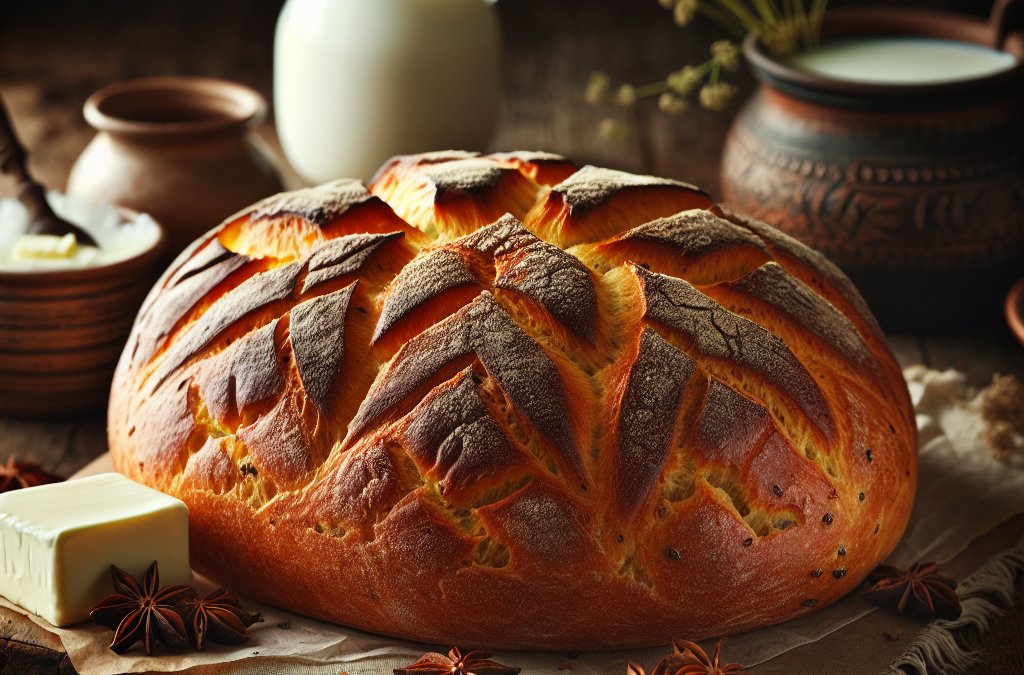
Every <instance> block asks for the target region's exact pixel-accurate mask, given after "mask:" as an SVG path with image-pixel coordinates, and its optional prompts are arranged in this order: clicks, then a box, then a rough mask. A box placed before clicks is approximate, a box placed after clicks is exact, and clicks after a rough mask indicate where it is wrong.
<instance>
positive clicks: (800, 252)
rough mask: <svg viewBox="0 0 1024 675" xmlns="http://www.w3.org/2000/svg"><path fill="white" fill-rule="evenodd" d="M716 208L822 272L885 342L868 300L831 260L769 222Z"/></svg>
mask: <svg viewBox="0 0 1024 675" xmlns="http://www.w3.org/2000/svg"><path fill="white" fill-rule="evenodd" d="M715 210H716V211H717V212H718V213H720V214H721V215H722V216H723V217H724V218H727V219H728V220H730V221H731V222H734V223H736V224H737V225H742V226H743V227H746V228H747V229H749V230H750V231H751V232H754V233H755V234H757V236H759V237H761V238H762V239H763V240H764V241H766V242H768V245H769V247H771V248H773V249H777V250H778V251H780V252H782V253H784V254H785V255H787V256H790V257H791V258H793V259H794V260H796V261H797V262H799V263H800V264H802V265H803V266H804V267H806V268H807V269H808V270H813V271H814V272H816V273H817V274H819V275H821V276H822V277H823V278H824V280H825V281H826V282H827V283H828V285H829V286H830V287H831V288H834V289H836V291H838V292H839V294H840V295H841V296H842V297H843V298H844V299H845V300H846V301H847V302H849V303H850V306H851V307H853V309H854V310H855V311H856V312H857V314H858V315H859V317H860V318H861V319H862V320H863V321H865V322H866V323H867V325H868V326H870V327H871V329H872V331H873V332H874V333H875V335H876V336H877V337H880V338H881V339H882V340H883V342H884V336H883V334H882V329H881V328H879V326H878V322H877V321H875V317H874V315H873V314H872V313H871V310H870V309H869V308H868V303H867V302H865V301H864V298H863V296H861V294H860V291H858V290H857V287H856V286H854V285H853V282H851V281H850V279H849V278H848V277H847V276H846V275H845V274H843V273H842V272H841V271H840V270H839V268H838V267H836V266H835V264H833V263H832V261H830V260H829V259H828V258H826V257H825V256H823V255H822V254H821V253H819V252H818V251H815V250H814V249H812V248H810V247H809V246H805V245H804V244H801V243H800V242H799V241H797V240H796V239H794V238H792V237H790V236H789V235H788V234H786V233H785V232H782V231H781V230H776V229H775V228H774V227H772V226H771V225H769V224H768V223H765V222H762V221H760V220H755V219H754V218H748V217H746V216H742V215H739V214H737V213H734V212H732V211H730V210H729V209H728V208H726V207H724V206H722V205H721V204H719V205H716V206H715Z"/></svg>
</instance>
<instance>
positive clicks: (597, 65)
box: [0, 0, 1024, 675]
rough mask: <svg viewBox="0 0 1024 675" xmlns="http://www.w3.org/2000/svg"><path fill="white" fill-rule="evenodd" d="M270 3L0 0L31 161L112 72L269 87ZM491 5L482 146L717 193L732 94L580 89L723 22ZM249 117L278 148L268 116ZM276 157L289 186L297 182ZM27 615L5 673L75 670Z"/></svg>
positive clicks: (34, 436)
mask: <svg viewBox="0 0 1024 675" xmlns="http://www.w3.org/2000/svg"><path fill="white" fill-rule="evenodd" d="M918 4H921V3H918ZM933 4H934V3H933ZM945 4H946V5H950V4H952V5H954V6H955V5H957V4H960V5H963V4H965V3H956V2H953V3H945ZM279 8H280V2H279V1H278V0H253V1H251V2H250V1H246V0H221V1H220V2H217V3H210V2H207V1H206V0H202V1H200V0H180V1H178V2H174V3H161V4H155V3H137V2H127V1H126V0H100V1H98V2H90V3H73V2H60V1H57V2H53V1H50V2H39V3H21V4H19V5H15V4H14V3H7V2H0V95H2V96H3V99H4V101H5V102H6V104H7V106H8V109H9V111H10V113H11V116H12V117H13V120H14V126H15V128H16V129H17V131H18V133H19V135H20V136H21V138H22V139H23V142H24V143H25V145H26V146H27V147H28V149H29V151H30V154H31V161H30V167H31V169H32V171H33V173H34V174H35V175H36V177H37V178H39V179H40V180H41V181H43V182H44V183H45V184H46V185H48V186H50V187H54V188H63V186H64V184H65V182H66V180H67V176H68V172H69V170H70V168H71V164H72V163H73V161H74V159H75V158H76V157H77V156H78V153H80V152H81V150H82V149H83V148H84V147H85V145H86V144H87V143H88V141H89V140H90V139H91V137H92V135H93V132H92V130H91V129H90V128H89V127H88V126H87V125H86V124H85V122H84V120H83V119H82V115H81V108H82V104H83V103H84V101H85V98H86V97H87V96H88V95H89V94H90V93H92V92H93V91H95V90H96V89H98V88H99V87H101V86H103V85H105V84H108V83H110V82H113V81H116V80H122V79H127V78H132V77H139V76H144V75H162V74H187V75H207V76H215V77H224V78H229V79H234V80H238V81H241V82H244V83H246V84H249V85H251V86H253V87H255V88H256V89H257V90H259V91H261V92H262V93H263V94H264V96H266V97H267V98H268V100H270V96H271V84H272V83H271V72H272V44H273V28H274V22H275V20H276V16H277V12H278V10H279ZM497 8H498V12H499V14H500V17H501V21H502V27H503V33H504V40H505V43H504V55H505V60H504V74H503V88H504V89H503V90H504V98H503V103H502V108H501V115H500V122H499V126H498V129H497V132H496V134H495V136H494V138H493V140H492V142H491V144H490V147H488V148H479V149H480V150H491V151H497V150H512V149H536V150H548V151H552V152H557V153H560V154H563V155H565V156H567V157H569V158H571V159H573V160H574V161H576V162H577V163H578V164H580V165H582V164H585V163H593V164H597V165H600V166H608V167H613V168H618V169H623V170H627V171H633V172H640V173H650V174H655V175H662V176H669V177H672V178H678V179H681V180H685V181H689V182H692V183H695V184H698V185H700V186H702V187H704V188H706V189H708V190H709V191H710V192H711V193H712V195H716V194H718V191H719V182H718V157H719V153H720V150H721V147H722V143H723V141H724V138H725V134H726V132H727V130H728V127H729V124H730V123H731V120H732V117H733V115H735V113H736V109H735V108H734V109H732V110H730V111H727V112H725V113H712V112H709V111H706V110H703V109H700V108H697V109H695V110H691V111H689V112H687V113H686V114H684V115H682V116H680V117H670V116H667V115H664V114H661V113H660V112H659V111H658V110H657V107H656V105H655V104H654V102H653V101H650V100H643V101H641V102H640V103H639V104H638V105H637V106H636V107H635V108H634V109H632V110H630V111H629V114H628V117H627V122H628V123H629V125H630V127H631V129H632V134H631V136H630V137H629V138H628V139H625V140H620V141H606V140H602V139H601V138H599V136H598V134H597V128H598V125H599V123H600V120H601V118H602V117H605V116H607V115H608V114H609V111H608V110H606V109H597V108H593V107H590V106H588V105H587V104H586V102H585V101H584V99H583V90H584V88H585V86H586V81H587V79H588V77H589V74H590V72H591V71H592V70H602V71H605V72H607V73H609V74H610V75H611V76H612V79H613V81H615V82H621V81H630V82H634V83H637V84H643V83H648V82H653V81H656V80H659V79H662V78H663V77H664V76H665V75H666V74H667V73H668V72H669V71H670V70H673V69H677V68H679V67H680V66H682V65H685V64H694V63H699V62H701V61H703V60H704V59H705V58H706V56H705V54H707V50H708V47H709V45H710V43H711V42H712V41H713V40H716V39H721V38H724V37H728V36H726V35H725V34H723V33H721V32H720V31H719V30H718V29H717V28H716V27H715V26H712V25H709V24H702V25H699V26H698V27H697V28H695V29H692V30H688V31H683V30H680V29H679V28H677V27H675V26H674V25H673V24H672V22H671V19H670V16H669V14H668V13H667V12H665V11H664V10H662V9H660V8H659V7H658V6H657V4H656V3H655V2H654V0H645V1H644V2H638V1H633V2H630V1H629V0H621V1H617V2H613V1H606V2H585V1H584V0H573V1H562V2H551V1H549V0H502V1H501V2H499V3H498V5H497ZM973 9H975V10H976V11H977V10H978V9H979V8H978V7H976V6H975V7H974V8H973ZM980 9H981V10H985V9H986V8H984V7H982V8H980ZM729 78H730V80H731V81H732V82H734V83H735V84H737V85H738V86H739V88H740V97H741V100H742V98H744V97H746V96H747V95H748V94H749V93H750V92H751V91H753V89H754V87H755V83H754V81H753V79H752V78H751V77H750V76H749V74H747V73H746V72H745V71H743V72H740V73H737V74H729ZM259 133H260V134H261V135H262V136H263V137H264V138H265V139H266V140H267V141H268V142H269V143H270V145H271V146H272V147H273V148H275V150H277V151H278V152H279V145H278V143H277V138H276V134H275V133H274V129H273V123H272V120H271V121H270V122H268V123H267V124H265V125H264V126H263V127H262V128H261V129H260V130H259ZM281 161H282V169H283V172H284V174H285V177H286V182H287V183H288V184H289V186H291V187H295V186H299V185H302V184H303V183H302V180H301V179H300V178H299V177H298V176H296V175H295V174H294V172H292V171H291V170H290V169H289V168H288V167H287V165H286V163H284V160H283V158H281ZM11 192H12V190H11V184H10V182H9V181H7V180H6V179H4V178H3V177H0V197H2V196H7V195H10V194H11ZM212 225H214V223H211V226H212ZM890 343H891V345H892V347H893V350H894V352H895V353H896V355H897V358H898V359H899V360H900V362H901V363H902V364H903V365H904V366H906V365H910V364H913V363H924V364H926V365H928V366H930V367H933V368H940V369H945V368H957V369H959V370H962V371H965V372H966V373H967V374H968V378H969V381H970V383H971V384H972V385H975V386H983V385H985V384H987V383H988V382H990V381H991V378H992V375H993V373H1003V374H1006V373H1015V374H1017V375H1018V376H1021V377H1024V348H1022V347H1021V345H1020V344H1018V343H1017V342H1016V341H1015V340H1014V339H1013V337H1012V335H1011V334H1010V332H1009V330H1008V329H1000V330H993V331H987V332H985V333H980V334H979V333H970V332H965V333H963V334H958V335H944V336H939V335H891V336H890ZM0 377H2V374H0ZM105 426H106V425H105V420H104V419H102V418H86V419H77V420H46V421H26V420H19V419H13V418H5V417H0V458H3V459H5V458H6V457H7V456H9V455H15V456H17V457H19V458H24V459H31V460H34V461H36V462H39V463H41V464H43V465H44V466H45V467H46V468H48V469H51V470H53V471H56V472H57V473H60V474H64V475H70V474H71V473H73V472H75V471H76V470H78V469H79V468H81V467H82V466H84V465H85V464H86V463H87V462H88V461H90V460H91V459H92V458H94V457H96V456H98V455H99V454H101V453H103V452H105V451H106V428H105ZM1022 615H1024V602H1018V605H1017V607H1016V608H1015V609H1014V610H1012V611H1010V612H1008V613H1007V614H1006V615H1005V616H1004V617H1002V618H1001V619H1000V620H998V621H997V622H996V623H995V625H994V627H993V629H992V630H991V631H990V632H989V633H988V634H987V636H986V637H985V640H984V643H985V647H986V650H987V651H986V656H985V658H986V660H985V662H984V663H982V664H979V665H978V666H976V667H975V668H973V669H972V670H970V671H968V672H969V673H972V674H980V673H996V674H1003V673H1005V674H1007V675H1009V674H1011V673H1014V674H1017V675H1019V674H1020V673H1024V637H1022V636H1024V628H1022V626H1024V618H1022ZM25 623H26V622H24V621H18V619H17V618H16V617H12V616H7V615H6V614H2V613H0V673H9V672H19V673H29V672H39V673H44V672H45V673H56V672H62V673H69V672H72V669H71V668H70V664H69V663H68V662H67V661H66V660H63V654H62V653H61V648H60V645H59V641H58V642H57V643H54V642H53V640H51V639H49V638H47V637H46V635H47V634H44V633H43V632H41V631H39V630H38V629H34V627H32V626H26V625H24V624H25ZM51 637H52V636H51ZM62 660H63V661H62ZM766 671H771V669H766ZM755 672H758V669H755ZM772 672H774V671H772ZM789 672H797V671H794V670H790V671H789Z"/></svg>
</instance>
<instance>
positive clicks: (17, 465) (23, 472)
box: [0, 456, 64, 492]
mask: <svg viewBox="0 0 1024 675" xmlns="http://www.w3.org/2000/svg"><path fill="white" fill-rule="evenodd" d="M63 480H64V479H63V478H61V477H60V476H58V475H57V474H54V473H50V472H49V471H47V470H46V469H44V468H43V467H41V466H39V465H38V464H35V463H34V462H17V461H15V460H14V457H13V456H12V457H11V458H10V459H9V460H7V465H6V466H4V465H3V464H0V492H8V491H10V490H20V489H21V488H28V487H35V486H37V485H46V484H47V483H60V482H63Z"/></svg>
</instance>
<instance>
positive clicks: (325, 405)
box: [289, 282, 359, 415]
mask: <svg viewBox="0 0 1024 675" xmlns="http://www.w3.org/2000/svg"><path fill="white" fill-rule="evenodd" d="M358 283H359V282H356V283H355V284H352V285H350V286H346V287H345V288H342V289H341V290H338V291H335V292H333V293H329V294H327V295H318V296H316V297H315V298H313V299H312V300H306V301H305V302H301V303H299V304H297V305H295V306H294V307H292V310H291V324H290V329H289V332H290V334H291V340H292V352H293V353H294V354H295V366H296V367H297V368H298V371H299V377H300V378H301V379H302V388H303V389H304V390H305V391H306V395H307V396H309V400H310V401H312V402H313V405H315V406H316V409H317V410H319V411H320V413H321V414H324V415H327V414H329V413H330V412H331V401H332V398H331V390H332V389H333V387H334V379H335V377H337V375H338V366H340V365H341V359H342V357H344V355H345V318H346V315H347V314H348V304H349V302H350V301H351V300H352V293H354V292H355V290H356V284H358Z"/></svg>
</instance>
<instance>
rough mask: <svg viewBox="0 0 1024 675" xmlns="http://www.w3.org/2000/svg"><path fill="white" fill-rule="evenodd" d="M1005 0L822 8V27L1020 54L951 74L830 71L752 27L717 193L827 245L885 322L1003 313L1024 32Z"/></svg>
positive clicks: (1021, 241) (1020, 218)
mask: <svg viewBox="0 0 1024 675" xmlns="http://www.w3.org/2000/svg"><path fill="white" fill-rule="evenodd" d="M1011 4H1013V3H1012V2H998V3H997V5H996V9H995V11H994V13H993V19H992V20H991V21H990V22H989V23H985V22H983V21H980V20H977V19H972V18H969V17H962V16H956V15H952V14H943V13H938V12H935V13H931V12H925V11H917V10H902V9H901V10H895V9H856V10H855V9H849V10H834V11H830V12H829V13H828V18H827V19H826V22H825V25H824V26H823V30H822V35H823V36H824V37H830V36H840V35H886V34H888V35H893V34H896V35H918V36H928V37H937V38H945V39H954V40H960V41H965V42H973V43H978V44H983V45H987V46H991V47H998V48H1002V49H1003V50H1005V51H1007V52H1009V53H1011V54H1013V55H1014V56H1015V57H1016V59H1017V65H1016V66H1015V67H1014V68H1012V69H1010V70H1008V71H1004V72H1001V73H998V74H995V75H991V76H988V77H981V78H976V79H972V80H964V81H958V82H953V83H948V84H932V85H919V86H906V85H899V86H896V85H869V84H859V83H852V82H842V81H838V80H829V79H825V78H821V77H816V76H812V75H808V74H805V73H802V72H800V71H797V70H794V69H791V68H789V67H787V66H784V65H782V64H780V63H778V62H777V61H774V60H772V59H771V58H770V57H768V56H767V55H766V54H765V53H764V52H763V51H762V50H761V48H760V46H759V44H758V43H757V41H756V40H755V39H754V37H753V36H751V37H748V39H747V40H746V42H745V43H744V53H745V55H746V57H747V60H748V63H750V65H751V67H752V68H753V70H754V73H755V75H756V76H757V78H758V80H759V81H760V82H761V87H760V88H759V90H758V91H757V93H756V94H755V95H754V96H753V98H752V99H751V100H750V101H749V102H748V103H747V105H746V106H745V108H744V109H743V110H742V111H741V113H740V114H739V116H738V117H737V119H736V121H735V122H734V124H733V127H732V130H731V131H730V134H729V137H728V139H727V141H726V146H725V150H724V154H723V159H722V189H723V193H724V197H725V200H726V202H727V203H729V204H730V205H732V206H734V207H735V208H736V209H738V210H739V211H742V212H746V213H749V214H751V215H754V216H756V217H759V218H761V219H763V220H766V221H767V222H769V223H771V224H772V225H775V226H776V227H778V228H780V229H782V230H783V231H785V232H787V233H788V234H790V235H792V236H794V237H796V238H797V239H800V240H801V241H803V242H804V243H807V244H809V245H810V246H812V247H814V248H816V249H818V250H819V251H821V252H822V253H824V254H825V255H826V256H828V257H829V258H830V259H831V260H832V261H833V262H835V263H836V264H837V265H839V267H841V268H842V269H843V271H845V272H846V273H847V274H848V275H849V276H850V278H851V279H852V280H853V281H854V283H856V284H857V286H858V288H859V289H860V290H861V292H862V293H863V295H864V297H865V299H866V300H867V301H868V304H869V305H870V306H871V309H872V310H873V311H874V313H875V315H876V316H877V318H878V319H879V322H880V323H881V324H882V326H883V328H885V329H886V330H890V331H907V330H911V331H913V330H946V329H957V328H961V327H976V326H977V325H978V324H979V322H980V323H983V324H991V325H996V324H998V323H1001V320H1002V302H1003V299H1004V298H1005V297H1006V292H1007V289H1009V287H1010V286H1011V285H1012V284H1013V282H1014V280H1016V279H1017V278H1019V277H1020V274H1021V271H1022V270H1024V126H1022V124H1021V120H1024V65H1022V63H1021V61H1022V59H1024V34H1022V33H1020V32H1015V33H1010V34H1009V35H1007V33H1008V30H1007V28H1008V26H1007V24H1006V23H1005V22H1004V21H1003V20H1002V19H1003V17H1005V16H1007V15H1008V13H1007V12H1006V11H1005V10H1006V8H1007V6H1009V5H1011ZM1019 7H1020V5H1017V8H1018V9H1019ZM1018 16H1019V13H1018Z"/></svg>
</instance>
